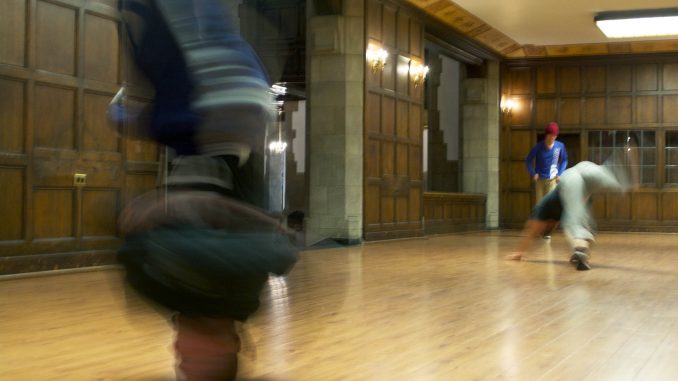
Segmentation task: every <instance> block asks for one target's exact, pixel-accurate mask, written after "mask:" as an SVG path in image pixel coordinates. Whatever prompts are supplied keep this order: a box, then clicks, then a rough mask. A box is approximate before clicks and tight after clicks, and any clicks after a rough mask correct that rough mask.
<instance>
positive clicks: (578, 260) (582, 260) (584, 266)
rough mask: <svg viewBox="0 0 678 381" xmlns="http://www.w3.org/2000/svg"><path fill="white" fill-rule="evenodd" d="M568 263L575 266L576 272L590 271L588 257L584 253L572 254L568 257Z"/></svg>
mask: <svg viewBox="0 0 678 381" xmlns="http://www.w3.org/2000/svg"><path fill="white" fill-rule="evenodd" d="M570 263H572V264H574V265H576V267H577V271H587V270H591V265H589V258H588V255H586V254H584V253H579V252H577V253H574V254H572V256H571V257H570Z"/></svg>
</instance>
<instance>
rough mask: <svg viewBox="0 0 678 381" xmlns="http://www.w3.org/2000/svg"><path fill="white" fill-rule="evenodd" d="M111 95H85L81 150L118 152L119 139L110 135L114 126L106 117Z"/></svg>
mask: <svg viewBox="0 0 678 381" xmlns="http://www.w3.org/2000/svg"><path fill="white" fill-rule="evenodd" d="M111 99H113V95H110V94H107V95H102V94H97V93H85V104H84V116H83V119H84V121H83V132H82V137H83V141H82V149H83V150H84V151H95V152H120V139H119V138H118V137H117V136H115V135H114V134H112V132H113V130H114V126H112V124H111V122H110V121H109V120H108V118H107V117H106V109H107V108H108V104H109V103H110V102H111Z"/></svg>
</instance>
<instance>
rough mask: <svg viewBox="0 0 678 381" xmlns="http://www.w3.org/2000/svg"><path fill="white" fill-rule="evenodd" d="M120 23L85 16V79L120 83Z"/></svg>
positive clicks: (89, 15) (90, 15) (96, 16)
mask: <svg viewBox="0 0 678 381" xmlns="http://www.w3.org/2000/svg"><path fill="white" fill-rule="evenodd" d="M119 46H120V43H119V42H118V22H117V21H116V20H112V19H108V18H105V17H101V16H98V15H93V14H86V15H85V48H84V50H85V78H87V79H93V80H96V81H102V82H108V83H118V82H119V78H118V75H119V72H120V68H119V67H118V64H119V59H118V56H119V54H120V52H119V50H118V49H119Z"/></svg>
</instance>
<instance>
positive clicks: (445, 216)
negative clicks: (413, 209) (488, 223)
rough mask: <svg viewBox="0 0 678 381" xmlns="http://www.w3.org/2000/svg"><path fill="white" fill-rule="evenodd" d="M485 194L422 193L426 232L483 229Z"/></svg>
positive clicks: (437, 232)
mask: <svg viewBox="0 0 678 381" xmlns="http://www.w3.org/2000/svg"><path fill="white" fill-rule="evenodd" d="M486 201H487V196H486V195H484V194H471V193H446V192H426V193H424V225H425V226H426V234H443V233H452V232H460V231H469V230H484V229H485V204H486Z"/></svg>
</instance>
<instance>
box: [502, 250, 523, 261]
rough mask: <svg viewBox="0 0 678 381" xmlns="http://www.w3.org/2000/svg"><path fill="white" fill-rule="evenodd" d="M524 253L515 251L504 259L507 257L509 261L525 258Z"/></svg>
mask: <svg viewBox="0 0 678 381" xmlns="http://www.w3.org/2000/svg"><path fill="white" fill-rule="evenodd" d="M523 255H524V254H523V253H521V252H513V253H511V254H509V255H507V256H505V257H504V259H506V260H507V261H520V260H521V259H523Z"/></svg>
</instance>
